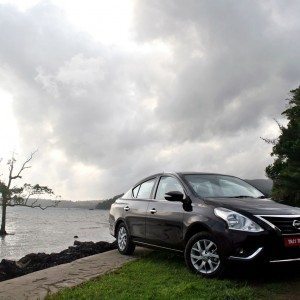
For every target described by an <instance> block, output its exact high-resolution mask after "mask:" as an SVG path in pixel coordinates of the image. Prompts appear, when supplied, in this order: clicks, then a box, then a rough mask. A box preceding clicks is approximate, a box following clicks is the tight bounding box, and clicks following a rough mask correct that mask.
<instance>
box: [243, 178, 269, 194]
mask: <svg viewBox="0 0 300 300" xmlns="http://www.w3.org/2000/svg"><path fill="white" fill-rule="evenodd" d="M245 181H247V182H248V183H250V184H251V185H253V186H254V187H256V188H257V189H259V190H260V191H261V192H262V193H263V194H264V195H266V196H270V195H271V191H272V187H273V181H272V180H271V179H245Z"/></svg>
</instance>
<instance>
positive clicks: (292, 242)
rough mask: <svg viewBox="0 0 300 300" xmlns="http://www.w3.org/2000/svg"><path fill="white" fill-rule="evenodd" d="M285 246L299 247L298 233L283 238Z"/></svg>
mask: <svg viewBox="0 0 300 300" xmlns="http://www.w3.org/2000/svg"><path fill="white" fill-rule="evenodd" d="M284 245H285V247H300V235H298V236H289V237H285V238H284Z"/></svg>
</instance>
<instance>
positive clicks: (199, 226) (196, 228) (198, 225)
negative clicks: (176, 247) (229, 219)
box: [184, 222, 211, 244]
mask: <svg viewBox="0 0 300 300" xmlns="http://www.w3.org/2000/svg"><path fill="white" fill-rule="evenodd" d="M199 232H209V233H211V229H210V228H209V227H208V226H207V225H206V224H204V223H202V222H195V223H193V224H191V225H190V226H189V227H188V228H187V229H186V232H185V235H184V244H186V243H187V242H188V240H189V239H190V238H191V237H192V236H193V235H195V234H196V233H199Z"/></svg>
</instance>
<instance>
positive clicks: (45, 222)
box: [0, 207, 114, 261]
mask: <svg viewBox="0 0 300 300" xmlns="http://www.w3.org/2000/svg"><path fill="white" fill-rule="evenodd" d="M108 214H109V212H108V211H107V210H88V209H76V208H48V209H46V210H41V209H38V208H35V209H33V208H26V207H9V208H8V211H7V229H6V231H7V232H8V233H12V235H8V236H6V237H5V238H0V261H1V259H3V258H7V259H19V258H21V257H22V256H24V255H26V254H28V253H37V252H45V253H51V252H59V251H61V250H64V249H66V248H68V247H69V246H71V245H73V243H74V240H75V238H74V236H75V235H77V236H78V239H77V240H79V241H94V242H98V241H109V242H111V241H113V240H114V238H113V237H112V236H111V235H110V234H109V230H108Z"/></svg>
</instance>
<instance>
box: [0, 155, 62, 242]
mask: <svg viewBox="0 0 300 300" xmlns="http://www.w3.org/2000/svg"><path fill="white" fill-rule="evenodd" d="M35 153H36V151H35V152H32V153H31V154H30V156H29V157H28V158H27V159H26V160H25V161H24V163H23V164H22V165H21V167H20V168H19V170H18V171H17V172H15V168H16V162H17V161H16V159H15V155H14V153H13V154H12V157H11V159H9V160H8V162H7V165H8V180H7V183H5V182H3V181H1V180H0V196H1V194H2V199H1V198H0V201H1V202H0V206H2V218H1V229H0V236H5V235H6V234H7V232H6V230H5V226H6V209H7V207H8V206H26V207H31V208H36V207H37V208H40V209H43V210H44V209H46V208H48V207H55V206H57V205H58V203H59V201H58V200H55V201H54V202H53V204H51V205H48V206H42V205H41V204H40V203H39V199H40V197H41V196H44V195H47V196H48V197H49V196H50V197H54V196H55V195H54V193H53V191H52V189H50V188H48V187H47V186H41V185H39V184H35V185H31V184H28V183H25V184H23V185H22V186H17V185H14V184H13V183H14V182H15V181H16V180H18V179H21V178H22V174H23V172H24V171H25V170H26V169H30V168H31V166H30V165H29V163H30V162H31V160H32V159H33V157H34V155H35ZM29 200H30V201H29Z"/></svg>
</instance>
